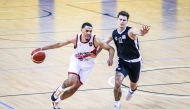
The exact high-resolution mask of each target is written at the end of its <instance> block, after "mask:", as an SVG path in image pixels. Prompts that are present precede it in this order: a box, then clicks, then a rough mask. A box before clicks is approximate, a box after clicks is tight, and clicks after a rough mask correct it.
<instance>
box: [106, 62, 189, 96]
mask: <svg viewBox="0 0 190 109" xmlns="http://www.w3.org/2000/svg"><path fill="white" fill-rule="evenodd" d="M187 67H190V65H184V66H167V67H157V68H148V69H143V70H142V72H143V71H152V70H159V69H172V68H187ZM114 77H115V76H112V77H110V78H109V79H108V84H109V85H110V86H112V87H114V84H112V82H111V81H112V79H114ZM122 90H124V91H128V89H126V88H122ZM135 93H138V94H143V95H151V96H160V97H173V98H190V96H175V95H164V94H153V93H146V92H139V91H137V92H135Z"/></svg>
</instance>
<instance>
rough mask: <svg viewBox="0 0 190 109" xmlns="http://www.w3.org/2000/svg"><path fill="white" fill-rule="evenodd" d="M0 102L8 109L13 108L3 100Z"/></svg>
mask: <svg viewBox="0 0 190 109" xmlns="http://www.w3.org/2000/svg"><path fill="white" fill-rule="evenodd" d="M0 104H1V105H3V106H4V107H7V108H8V109H15V108H13V107H11V106H9V105H8V104H5V103H3V102H0Z"/></svg>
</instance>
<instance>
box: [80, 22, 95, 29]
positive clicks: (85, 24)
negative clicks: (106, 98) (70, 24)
mask: <svg viewBox="0 0 190 109" xmlns="http://www.w3.org/2000/svg"><path fill="white" fill-rule="evenodd" d="M85 26H90V27H92V25H91V24H90V23H89V22H85V23H83V24H82V27H81V29H83V28H84V27H85Z"/></svg>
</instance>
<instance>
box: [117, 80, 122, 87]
mask: <svg viewBox="0 0 190 109" xmlns="http://www.w3.org/2000/svg"><path fill="white" fill-rule="evenodd" d="M121 83H122V81H120V80H116V81H115V87H116V88H120V87H121Z"/></svg>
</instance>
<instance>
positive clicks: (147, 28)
mask: <svg viewBox="0 0 190 109" xmlns="http://www.w3.org/2000/svg"><path fill="white" fill-rule="evenodd" d="M149 29H150V28H149V26H142V29H140V31H141V35H145V34H147V33H148V31H149Z"/></svg>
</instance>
